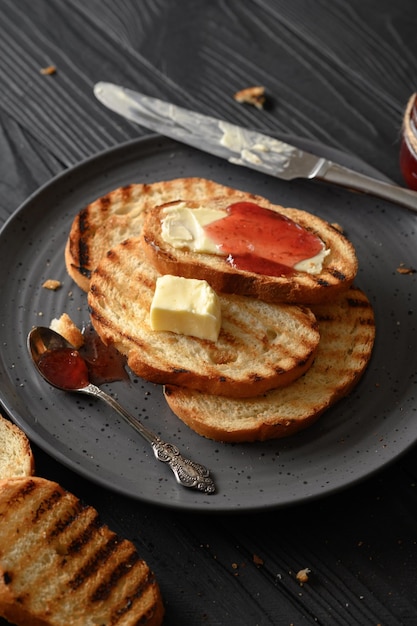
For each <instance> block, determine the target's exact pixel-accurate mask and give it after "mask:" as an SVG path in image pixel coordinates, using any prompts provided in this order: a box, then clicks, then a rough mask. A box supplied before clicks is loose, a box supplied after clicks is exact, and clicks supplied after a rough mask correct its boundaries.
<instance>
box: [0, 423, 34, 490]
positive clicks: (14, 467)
mask: <svg viewBox="0 0 417 626" xmlns="http://www.w3.org/2000/svg"><path fill="white" fill-rule="evenodd" d="M34 471H35V460H34V456H33V452H32V448H31V447H30V442H29V439H28V438H27V437H26V435H25V433H24V432H23V430H21V429H20V428H19V427H18V426H16V425H15V424H12V422H10V421H9V420H8V419H6V418H5V417H3V416H2V415H1V414H0V479H3V478H12V477H13V476H32V474H33V473H34Z"/></svg>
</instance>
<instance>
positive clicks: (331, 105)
mask: <svg viewBox="0 0 417 626" xmlns="http://www.w3.org/2000/svg"><path fill="white" fill-rule="evenodd" d="M416 15H417V14H416V4H415V0H397V1H396V2H395V3H394V2H392V0H366V2H364V1H363V0H351V1H350V2H345V1H344V0H316V2H311V1H310V0H292V1H291V2H288V1H286V0H228V1H225V0H211V1H210V2H207V1H206V0H141V1H140V2H134V1H132V0H119V1H118V2H112V1H110V0H88V1H86V0H55V1H54V2H51V1H50V0H19V1H18V2H16V1H15V0H2V2H1V3H0V85H1V88H0V148H1V150H0V152H1V158H0V224H3V223H4V222H5V221H6V219H7V218H8V217H9V215H11V213H12V212H13V211H14V210H15V209H16V208H17V207H18V206H19V205H20V204H21V203H22V202H24V200H25V199H26V198H27V197H28V196H30V194H32V193H33V192H35V191H36V190H37V189H38V188H39V187H40V186H42V185H43V184H45V183H46V182H48V181H49V180H50V179H51V178H52V177H53V176H55V175H56V174H59V173H60V172H62V171H64V170H65V169H66V168H68V167H70V166H72V165H74V164H76V163H79V162H82V161H83V160H84V159H86V158H88V157H90V156H93V155H94V154H97V153H98V152H100V151H102V150H103V149H106V148H107V147H110V146H114V145H117V144H119V143H120V142H123V141H127V140H129V139H134V138H136V137H140V136H144V135H146V134H147V131H145V130H144V129H142V128H140V127H138V126H135V125H133V124H131V123H129V122H126V121H124V120H122V119H121V118H119V117H118V116H116V115H114V114H112V113H110V112H108V111H106V110H105V109H104V108H103V107H102V106H101V105H100V104H99V103H98V102H97V101H96V100H95V98H94V96H93V93H92V88H93V85H94V83H95V82H97V81H99V80H107V81H112V82H117V83H121V84H124V85H126V86H129V87H132V88H136V89H138V90H141V91H144V92H147V93H149V94H150V95H153V96H157V97H162V98H165V99H169V100H172V101H174V102H177V103H180V104H183V105H185V106H189V107H191V108H194V109H197V110H200V111H202V112H205V113H209V114H213V115H217V116H220V117H224V118H225V119H228V120H229V121H233V122H236V123H238V124H242V125H245V126H248V127H252V128H257V129H260V130H263V131H267V132H269V133H277V134H282V133H290V134H292V135H297V136H301V137H306V138H311V139H315V140H318V141H321V142H324V143H326V144H328V145H331V146H334V147H337V148H341V149H343V150H345V151H347V152H351V153H353V154H356V155H358V156H359V157H361V158H363V159H364V160H365V161H367V162H368V163H369V164H370V165H372V166H374V167H376V168H377V169H379V170H380V171H382V172H383V173H385V174H386V175H388V176H389V177H391V178H393V179H394V180H396V181H397V182H401V175H400V171H399V165H398V148H399V138H400V129H401V120H402V114H403V110H404V108H405V104H406V102H407V99H408V97H409V95H410V94H411V93H412V92H414V91H416V90H417V62H416V59H417V37H416V25H417V17H416ZM48 66H54V67H56V73H55V74H51V75H44V74H42V73H41V69H42V68H45V67H48ZM251 84H262V85H264V86H265V87H266V90H267V95H268V100H269V103H268V104H269V106H268V107H267V108H266V109H265V110H263V111H258V110H257V109H254V108H252V107H249V106H242V105H239V104H237V103H236V102H235V101H234V100H233V93H234V92H235V91H237V90H238V89H241V88H243V87H246V86H249V85H251ZM411 314H415V312H413V311H411V312H410V315H411ZM1 323H4V320H1ZM0 384H1V383H0ZM393 384H395V381H394V383H393ZM34 449H35V456H36V459H37V473H38V474H39V475H41V476H42V475H43V476H46V477H48V478H51V479H53V480H57V481H59V482H60V483H61V484H62V485H63V486H64V487H66V488H68V489H70V490H72V491H73V492H74V493H76V494H77V495H78V496H79V497H81V498H84V499H85V500H86V501H88V503H89V504H92V505H93V506H95V507H96V508H97V509H98V510H99V511H100V514H101V515H102V517H103V519H104V521H105V522H106V523H108V524H109V526H111V527H112V528H113V529H114V530H116V531H117V532H119V533H120V534H122V535H124V536H126V537H127V538H129V539H132V540H133V541H134V542H135V544H136V545H137V546H138V548H139V549H140V551H141V553H142V555H143V557H144V558H145V559H146V560H147V561H148V563H149V564H150V565H151V566H152V568H153V569H154V571H155V572H156V574H157V578H158V581H159V582H160V584H161V588H162V593H163V596H164V600H165V604H166V609H167V612H166V620H165V625H166V626H178V625H179V624H181V625H182V626H197V625H199V624H207V626H208V625H210V626H214V625H216V626H217V625H226V624H227V625H231V626H234V625H235V624H236V626H256V625H257V626H276V625H279V626H281V624H282V625H284V626H289V625H290V624H295V625H296V626H301V625H303V626H304V625H313V624H314V625H318V624H320V625H325V626H327V625H329V626H333V625H336V626H352V625H353V624H360V625H365V626H368V625H369V626H376V625H377V624H381V625H384V626H402V625H405V626H414V624H416V623H417V586H416V582H415V581H416V576H417V566H416V563H417V542H416V528H417V488H416V485H417V461H416V448H415V447H414V448H412V449H411V450H410V451H409V452H408V453H407V454H406V455H404V457H403V458H402V459H399V460H398V461H397V462H396V463H395V464H393V465H392V466H391V467H389V468H387V469H386V470H384V471H382V472H380V473H379V474H378V475H377V476H372V477H370V478H369V479H368V480H367V481H365V482H364V483H363V484H360V485H357V486H355V487H352V488H351V489H349V490H347V491H345V492H343V493H340V494H334V495H331V496H329V497H327V498H326V499H325V500H323V501H317V502H310V503H309V504H305V505H302V506H297V507H295V508H290V509H287V510H280V511H277V512H271V513H267V514H266V513H260V514H257V515H256V514H253V515H249V514H245V515H232V516H224V515H216V516H208V517H206V516H202V515H186V514H181V513H177V512H173V511H166V510H164V509H158V508H156V507H155V508H153V507H150V506H147V505H143V504H141V503H138V502H133V501H131V500H130V499H129V498H125V497H123V496H119V495H117V494H114V493H111V492H109V491H107V490H106V489H104V488H101V487H98V486H96V485H92V484H91V483H90V482H89V481H87V480H84V479H82V478H80V477H79V476H78V475H76V474H74V473H72V472H71V471H69V470H68V469H66V468H65V467H64V466H63V465H61V464H59V463H57V462H56V461H54V460H53V459H51V458H49V457H48V456H47V455H46V454H45V453H44V452H42V451H41V450H39V449H37V448H36V447H34ZM260 488H261V486H260ZM277 489H279V483H278V481H277ZM304 568H309V569H311V574H310V578H309V581H308V583H306V584H304V585H303V586H300V584H299V582H298V581H297V580H296V574H297V572H298V571H299V570H300V569H304ZM0 624H6V622H5V621H4V620H1V619H0Z"/></svg>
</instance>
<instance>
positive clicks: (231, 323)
mask: <svg viewBox="0 0 417 626" xmlns="http://www.w3.org/2000/svg"><path fill="white" fill-rule="evenodd" d="M157 277H158V273H157V272H156V270H155V269H154V268H153V267H152V266H151V265H150V264H149V262H148V261H147V258H146V256H145V254H144V252H143V247H142V240H141V238H133V239H129V240H126V241H124V242H123V243H122V244H119V245H118V246H115V247H114V248H113V249H112V250H111V251H109V252H108V254H107V255H106V256H105V257H104V258H102V259H101V261H100V263H99V264H98V266H97V268H96V270H95V271H94V272H93V275H92V278H91V286H90V291H89V294H88V305H89V309H90V314H91V320H92V323H93V326H94V328H95V329H96V331H97V333H98V335H99V336H100V337H101V339H102V341H103V342H104V343H105V344H106V345H111V344H113V345H114V346H115V347H116V348H117V350H119V352H121V353H122V354H124V355H125V356H126V357H127V361H128V365H129V367H130V368H131V369H132V371H133V372H135V373H136V374H137V375H138V376H141V377H142V378H144V379H146V380H150V381H152V382H155V383H173V384H178V385H184V386H187V387H190V388H193V389H199V390H203V391H209V392H210V393H215V394H219V395H227V396H233V397H248V396H253V395H258V394H260V393H263V392H264V391H266V390H267V389H272V388H274V387H279V386H283V385H287V384H289V383H290V382H291V381H293V380H294V379H295V378H298V377H299V376H301V375H302V374H303V373H304V372H305V371H306V370H307V369H308V368H309V366H310V365H311V363H312V360H313V358H314V354H315V352H316V349H317V345H318V342H319V339H320V337H319V333H318V330H317V324H316V320H315V317H314V315H313V314H312V313H311V311H310V310H309V309H308V308H306V307H298V306H294V305H289V304H267V303H265V302H261V301H259V300H255V299H252V298H244V297H242V296H233V295H229V296H227V295H224V296H221V297H220V303H221V314H222V326H221V330H220V335H219V338H218V340H217V341H216V342H212V341H208V340H204V339H198V338H196V337H191V336H188V335H181V334H176V333H174V332H168V331H159V332H156V331H153V330H152V329H151V327H150V320H149V314H150V306H151V301H152V298H153V294H154V291H155V284H156V279H157Z"/></svg>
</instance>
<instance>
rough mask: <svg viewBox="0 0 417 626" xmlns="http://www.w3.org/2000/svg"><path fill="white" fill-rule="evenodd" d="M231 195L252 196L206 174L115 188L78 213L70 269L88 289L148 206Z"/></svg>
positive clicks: (137, 229) (68, 254)
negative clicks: (102, 260)
mask: <svg viewBox="0 0 417 626" xmlns="http://www.w3.org/2000/svg"><path fill="white" fill-rule="evenodd" d="M227 195H233V197H235V198H241V199H245V198H248V197H249V196H250V194H246V193H245V192H243V191H236V190H234V189H230V188H229V187H227V186H225V185H221V184H219V183H216V182H214V181H211V180H207V179H205V178H176V179H173V180H167V181H160V182H155V183H149V184H131V185H126V186H125V187H119V188H118V189H114V190H113V191H111V192H109V193H108V194H106V195H104V196H102V197H100V198H98V199H97V200H95V201H94V202H91V203H90V204H89V205H87V206H86V207H85V208H83V209H82V210H81V211H80V212H79V213H78V214H77V215H76V216H75V218H74V220H73V223H72V225H71V229H70V233H69V236H68V239H67V243H66V247H65V263H66V268H67V271H68V273H69V275H70V276H71V277H72V278H73V279H74V281H75V282H76V283H77V285H78V286H79V287H80V288H81V289H83V290H84V291H88V288H89V284H90V277H91V273H92V271H93V270H94V269H95V267H96V266H97V264H98V261H99V260H100V258H101V257H102V256H104V255H105V253H106V252H107V251H108V250H110V249H111V248H113V246H114V245H116V244H118V243H121V242H122V241H123V240H124V239H128V238H129V237H135V236H137V235H139V234H140V233H141V232H142V226H143V219H144V214H145V211H146V210H147V209H149V208H150V207H154V206H158V205H160V204H164V203H165V202H171V201H173V200H178V199H179V198H183V199H185V200H193V199H195V198H198V199H202V200H204V199H209V198H213V197H216V196H227Z"/></svg>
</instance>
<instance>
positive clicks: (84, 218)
mask: <svg viewBox="0 0 417 626" xmlns="http://www.w3.org/2000/svg"><path fill="white" fill-rule="evenodd" d="M89 214H90V212H89V209H88V207H86V208H85V209H82V210H81V211H80V212H79V214H78V228H79V230H80V233H85V232H87V231H89V230H90V221H89Z"/></svg>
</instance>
